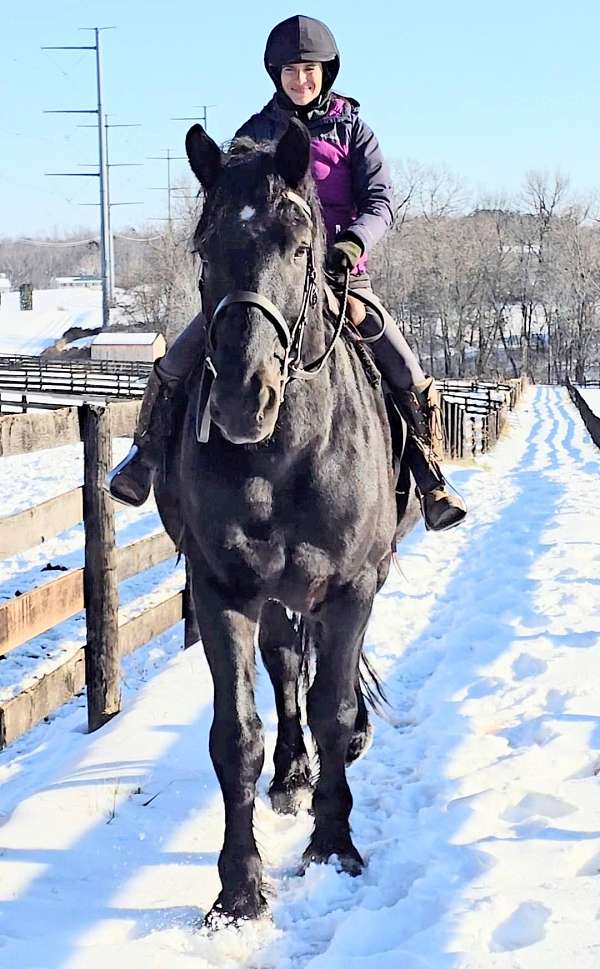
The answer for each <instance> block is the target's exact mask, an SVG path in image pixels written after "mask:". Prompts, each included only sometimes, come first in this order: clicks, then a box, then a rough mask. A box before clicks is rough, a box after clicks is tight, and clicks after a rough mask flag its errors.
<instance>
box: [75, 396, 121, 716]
mask: <svg viewBox="0 0 600 969" xmlns="http://www.w3.org/2000/svg"><path fill="white" fill-rule="evenodd" d="M80 414H81V432H82V438H83V454H84V482H83V521H84V525H85V569H84V585H83V588H84V602H85V610H86V612H85V617H86V625H87V637H86V645H85V670H86V684H87V700H88V729H89V730H90V732H91V731H93V730H97V729H98V727H101V726H102V725H103V724H105V723H106V722H107V721H108V720H110V719H111V718H112V717H114V715H115V714H116V713H118V712H119V710H120V707H121V684H120V657H119V625H118V612H119V587H118V579H117V557H116V547H115V516H114V509H113V504H112V499H111V498H110V496H109V495H108V494H107V492H106V491H105V490H104V488H103V483H104V478H105V475H106V473H107V471H108V470H109V468H110V466H111V464H112V441H111V431H110V411H109V409H108V408H107V407H100V406H98V405H96V404H85V405H83V407H81V409H80Z"/></svg>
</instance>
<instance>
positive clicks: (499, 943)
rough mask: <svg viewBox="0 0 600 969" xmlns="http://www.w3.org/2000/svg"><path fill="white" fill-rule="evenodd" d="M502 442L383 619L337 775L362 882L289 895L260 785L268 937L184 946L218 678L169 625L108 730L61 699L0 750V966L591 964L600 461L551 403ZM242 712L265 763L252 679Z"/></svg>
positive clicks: (313, 873) (598, 928)
mask: <svg viewBox="0 0 600 969" xmlns="http://www.w3.org/2000/svg"><path fill="white" fill-rule="evenodd" d="M512 423H513V426H512V430H511V432H510V433H509V435H507V436H506V437H505V438H503V440H501V441H500V443H499V444H498V445H497V447H496V449H495V451H494V452H493V454H491V455H489V456H487V457H486V458H485V459H483V460H481V461H480V462H479V464H478V466H477V468H469V469H461V470H458V471H456V472H455V474H454V481H455V483H456V484H457V485H459V486H460V488H461V490H462V491H464V493H465V494H466V496H467V498H468V502H469V506H470V515H469V518H468V520H467V522H466V523H465V525H464V526H463V527H461V528H460V529H457V530H456V531H455V532H451V533H449V534H447V535H441V536H440V535H438V536H435V535H431V534H425V532H424V531H423V530H422V529H421V528H419V529H418V530H417V531H416V532H415V533H414V534H413V535H412V536H411V537H410V538H409V539H408V540H407V541H406V542H405V543H404V545H403V546H402V547H401V549H400V565H401V574H397V573H394V572H393V573H392V575H391V576H390V579H389V581H388V583H387V585H386V587H385V589H384V590H383V592H382V594H381V595H380V596H379V598H378V600H377V603H376V608H375V611H374V615H373V619H372V622H371V625H370V628H369V633H368V637H367V640H368V644H369V653H370V656H371V658H372V659H373V661H374V663H375V665H376V666H377V668H378V670H379V671H380V672H381V673H382V675H383V676H384V678H385V680H386V683H387V689H388V693H389V696H390V699H391V701H392V705H393V712H392V715H391V718H390V722H382V721H381V720H378V721H377V722H376V725H375V727H376V733H375V738H374V742H373V746H372V748H371V750H370V751H369V752H368V754H367V755H366V757H364V758H363V759H362V760H361V761H360V762H359V763H358V764H356V765H355V767H354V768H353V769H352V771H351V773H350V783H351V786H352V790H353V794H354V801H355V804H354V811H353V815H352V822H353V829H354V837H355V841H356V844H357V846H358V847H359V849H360V850H361V852H362V853H363V855H364V856H365V858H366V860H367V862H368V867H367V869H366V872H365V873H364V874H363V875H362V876H361V877H359V878H357V879H351V878H349V877H348V876H345V875H341V874H338V873H337V872H336V870H335V868H334V867H333V866H332V865H329V866H322V867H315V866H313V867H312V868H311V869H309V871H308V873H307V875H306V876H305V877H304V878H299V877H297V876H296V875H295V873H294V869H295V865H297V863H298V860H299V857H300V852H301V850H302V847H303V846H304V843H305V841H306V838H307V835H308V832H309V830H310V818H309V817H308V815H305V816H302V817H300V818H298V819H295V820H293V819H287V818H281V817H277V816H275V815H273V814H272V812H271V810H270V808H269V807H268V803H267V800H266V798H265V790H266V786H267V784H268V779H269V778H268V772H267V771H265V774H266V775H267V776H265V777H263V779H262V781H261V796H260V798H259V803H258V807H257V815H256V828H257V836H258V841H259V844H260V847H261V851H262V854H263V858H264V859H265V862H266V865H267V874H268V877H269V880H270V882H271V884H272V886H273V891H274V894H273V896H272V898H271V909H272V913H273V922H272V924H268V923H267V924H261V925H257V926H247V927H244V929H243V930H241V931H237V930H234V929H226V930H224V931H222V932H221V933H218V934H217V935H215V936H213V937H210V936H208V935H206V934H205V933H204V932H203V931H201V932H196V931H193V930H192V926H193V923H194V922H195V921H196V920H197V919H198V918H199V917H200V915H201V913H202V911H204V910H205V909H206V907H207V906H208V905H210V903H211V902H212V901H213V900H214V897H215V895H216V893H217V885H218V883H217V874H216V867H215V865H216V858H217V852H218V850H219V847H220V842H221V832H222V811H221V803H220V796H219V794H218V788H217V784H216V781H215V778H214V775H213V771H212V767H211V765H210V761H209V759H208V756H207V733H208V729H209V725H210V720H211V694H212V690H211V685H210V679H209V676H208V672H207V669H206V664H205V661H204V659H203V656H202V653H201V649H200V648H199V647H193V648H192V649H191V650H188V651H187V652H185V653H183V652H181V651H179V650H178V649H177V645H178V637H180V635H181V634H180V632H179V631H178V632H177V633H175V634H171V635H169V636H165V637H162V638H161V640H160V641H156V642H155V643H154V644H152V645H151V646H149V647H147V648H146V649H145V650H142V651H140V652H139V653H138V654H135V655H134V656H132V657H130V658H129V659H128V660H127V666H126V674H125V686H126V691H125V692H126V697H125V699H126V704H125V711H124V713H122V714H121V715H120V716H119V717H118V718H117V719H116V720H114V721H113V722H112V723H110V724H109V725H107V727H105V728H104V729H103V730H102V731H99V732H98V733H97V734H95V735H93V736H86V735H85V733H84V732H83V730H84V723H85V717H84V710H83V707H82V703H81V701H74V702H73V703H72V704H70V705H68V706H67V707H65V708H64V710H63V711H62V712H61V714H60V715H58V716H57V717H56V718H54V720H53V722H52V723H51V724H50V725H49V726H48V725H40V727H38V728H36V729H35V730H34V731H32V732H31V733H30V734H29V735H28V736H27V737H25V738H23V739H22V741H20V742H19V743H17V744H15V745H14V746H13V747H12V748H11V749H9V750H7V751H4V752H3V753H2V754H0V780H1V781H2V788H1V790H0V893H1V894H0V898H1V899H2V900H1V901H0V967H2V969H4V967H6V969H8V967H16V966H18V967H19V969H84V967H85V969H100V967H102V969H105V967H106V965H107V964H108V965H110V966H111V969H179V967H184V966H190V967H192V966H193V967H195V969H206V967H220V966H228V967H229V966H243V967H247V969H292V967H294V969H296V967H300V969H308V967H310V969H342V967H343V969H538V967H539V969H542V967H543V969H548V966H552V969H592V967H593V969H597V967H598V965H600V919H599V918H598V912H599V910H600V897H599V896H600V778H599V777H598V776H597V774H598V773H600V648H599V647H600V526H599V523H598V515H597V513H595V511H594V508H595V497H594V496H595V488H596V485H597V482H598V472H599V471H600V453H599V452H598V450H597V449H596V448H595V447H594V445H593V444H592V443H591V441H590V439H589V437H588V435H587V433H586V431H585V429H584V427H583V424H582V422H581V420H580V418H579V415H578V414H577V412H576V410H575V408H574V407H573V406H572V405H571V403H570V401H569V399H568V396H567V394H566V392H565V391H563V390H562V389H557V388H552V389H548V388H535V389H534V390H532V391H531V392H530V393H529V395H528V396H527V398H526V400H525V403H524V404H523V405H522V406H521V407H520V409H519V410H518V411H517V413H516V414H515V415H514V417H513V422H512ZM590 508H591V509H592V510H591V511H590ZM594 647H595V648H594ZM258 699H259V704H260V710H261V715H262V717H263V720H264V722H265V726H266V728H267V734H268V743H269V744H270V745H271V747H272V743H273V728H274V715H273V709H272V699H271V694H270V689H269V687H268V683H267V679H266V676H265V675H264V674H263V675H262V676H261V677H260V686H259V698H258Z"/></svg>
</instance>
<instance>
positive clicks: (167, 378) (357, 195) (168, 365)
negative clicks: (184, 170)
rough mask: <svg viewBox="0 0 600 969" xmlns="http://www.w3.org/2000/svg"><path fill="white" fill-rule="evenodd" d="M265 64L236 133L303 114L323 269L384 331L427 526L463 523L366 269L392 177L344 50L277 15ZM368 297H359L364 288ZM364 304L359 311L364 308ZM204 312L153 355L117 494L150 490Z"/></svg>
mask: <svg viewBox="0 0 600 969" xmlns="http://www.w3.org/2000/svg"><path fill="white" fill-rule="evenodd" d="M264 63H265V67H266V69H267V72H268V73H269V76H270V77H271V79H272V80H273V83H274V84H275V88H276V92H275V95H274V96H273V98H272V99H271V100H270V101H269V102H268V104H267V105H265V107H264V108H263V109H262V110H261V111H259V112H258V114H255V115H253V116H252V117H251V118H250V119H249V120H248V121H247V122H246V123H245V124H244V125H242V127H241V128H240V129H239V131H237V132H236V137H241V136H248V137H250V138H252V139H254V140H255V141H274V140H278V139H279V138H280V137H281V135H282V134H283V133H284V131H285V130H286V128H287V126H288V124H289V121H290V118H292V117H297V118H299V119H300V120H301V121H302V122H303V123H304V124H305V125H306V126H307V128H308V130H309V132H310V134H311V142H312V174H313V178H314V180H315V184H316V188H317V194H318V196H319V201H320V203H321V209H322V214H323V219H324V222H325V229H326V234H327V243H328V251H327V257H326V264H325V265H326V272H327V276H328V279H329V282H330V285H331V286H332V287H333V288H334V289H335V288H336V287H337V288H339V286H340V284H341V282H343V279H344V277H345V274H346V272H347V271H348V270H350V271H351V277H350V289H351V292H352V293H354V294H356V296H358V297H359V299H358V300H356V301H355V302H354V303H353V314H352V315H353V316H354V317H355V318H356V319H359V318H360V317H361V316H362V317H363V318H365V311H364V309H363V306H364V307H365V308H366V318H365V320H364V324H363V325H362V326H361V332H362V333H364V334H365V335H371V334H373V333H377V332H379V331H380V330H381V326H382V320H383V321H385V329H384V332H383V335H382V336H381V338H380V339H379V340H377V341H376V342H375V343H372V344H371V348H372V350H373V352H374V356H375V360H376V362H377V364H378V366H379V368H380V370H381V372H382V374H383V376H384V377H385V380H386V382H387V384H388V385H389V388H390V390H391V392H392V395H393V398H394V401H395V403H396V404H397V406H398V408H399V410H400V411H401V413H402V414H403V415H404V416H405V418H406V420H407V423H408V427H409V432H410V433H409V439H408V443H407V452H406V453H407V458H408V461H409V465H410V468H411V471H412V473H413V477H414V478H415V481H416V484H417V489H418V493H419V497H420V499H421V508H422V511H423V517H424V518H425V523H426V525H427V527H428V528H430V529H432V530H434V531H440V530H442V529H445V528H450V527H452V526H453V525H457V524H458V523H459V522H460V521H461V520H462V519H463V518H464V516H465V514H466V507H465V505H464V504H463V502H462V501H461V499H460V498H458V497H457V496H455V495H451V494H449V493H448V491H447V490H446V483H445V480H444V477H443V475H442V472H441V469H440V467H439V464H438V463H437V461H436V459H435V456H434V453H433V452H434V441H433V439H432V438H433V434H434V431H433V425H434V422H435V411H436V405H437V395H436V392H435V387H434V384H433V379H432V378H427V377H426V376H425V374H424V373H423V371H422V369H421V367H420V365H419V362H418V360H417V358H416V356H415V355H414V353H413V352H412V350H411V349H410V347H409V346H408V344H407V342H406V340H405V339H404V337H403V335H402V333H401V331H400V329H399V327H398V326H397V325H396V323H395V321H394V320H393V319H392V317H391V316H390V315H389V313H387V312H386V310H385V308H384V307H383V306H382V304H381V303H380V302H379V300H378V299H377V297H376V296H375V295H374V294H373V292H372V290H371V288H370V282H369V277H368V274H367V269H366V267H367V258H368V253H369V251H370V250H371V249H372V248H373V246H374V245H375V244H376V243H377V242H378V241H379V240H380V239H381V238H382V236H383V235H384V233H385V232H386V230H387V229H388V228H389V226H390V225H391V223H392V218H393V212H392V201H391V184H390V177H389V173H388V169H387V166H386V164H385V162H384V160H383V156H382V154H381V150H380V148H379V145H378V142H377V139H376V138H375V135H374V134H373V132H372V131H371V130H370V129H369V128H368V127H367V125H366V124H365V123H364V121H362V119H361V118H360V116H359V105H358V103H357V102H356V101H354V100H353V99H352V98H348V97H342V96H340V95H338V94H336V93H335V92H334V91H333V90H332V88H333V84H334V81H335V79H336V77H337V74H338V71H339V66H340V59H339V52H338V49H337V45H336V42H335V40H334V37H333V35H332V33H331V31H330V30H329V29H328V28H327V27H326V26H325V24H323V23H321V22H320V21H319V20H315V19H313V18H312V17H304V16H294V17H290V18H288V19H287V20H284V21H283V22H282V23H280V24H278V25H277V26H276V27H275V28H274V29H273V30H272V31H271V33H270V35H269V38H268V40H267V45H266V49H265V57H264ZM361 294H362V296H363V297H364V300H361V299H360V296H361ZM360 310H362V312H359V311H360ZM204 326H205V319H204V316H203V315H202V314H198V316H197V317H195V319H194V320H193V321H192V323H191V324H190V325H189V326H188V327H187V328H186V330H184V332H183V333H182V334H181V335H180V336H179V337H178V338H177V340H176V341H175V343H174V344H173V346H172V347H171V348H170V350H169V351H168V352H167V354H166V355H165V356H164V357H163V359H162V360H161V361H160V363H158V364H156V366H155V369H154V371H153V373H152V374H151V376H150V379H149V381H148V387H147V389H146V393H145V395H144V401H143V403H142V408H141V411H140V420H139V424H138V428H137V432H136V435H135V436H134V446H133V448H132V449H131V451H130V453H129V454H128V455H127V457H126V458H125V460H124V461H123V462H121V464H120V465H118V466H117V468H115V470H114V471H113V472H112V473H111V475H110V476H109V487H110V491H111V494H112V495H113V497H115V498H117V499H119V500H120V501H124V502H126V503H128V504H136V505H137V504H142V503H143V502H144V501H145V500H146V498H147V497H148V494H149V491H150V486H151V483H152V477H153V474H154V470H155V468H156V466H157V463H158V460H159V457H160V452H161V442H160V440H159V441H157V440H156V436H157V435H154V438H155V439H154V440H153V433H152V431H153V428H152V423H153V422H152V417H153V413H154V404H155V402H156V400H157V399H158V398H159V397H161V398H163V399H164V397H168V396H169V395H170V394H172V392H173V389H174V387H175V386H176V385H177V384H178V383H179V381H181V380H182V379H183V378H184V377H186V376H187V375H188V373H189V372H190V370H191V369H192V367H193V366H194V365H195V364H196V362H197V360H198V358H199V357H200V356H201V354H202V353H203V351H204Z"/></svg>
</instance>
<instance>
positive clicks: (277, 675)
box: [258, 601, 312, 814]
mask: <svg viewBox="0 0 600 969" xmlns="http://www.w3.org/2000/svg"><path fill="white" fill-rule="evenodd" d="M258 643H259V647H260V652H261V655H262V658H263V662H264V664H265V666H266V668H267V671H268V673H269V676H270V678H271V683H272V684H273V690H274V692H275V705H276V707H277V743H276V745H275V754H274V757H273V762H274V765H275V776H274V777H273V781H272V783H271V786H270V787H269V796H270V798H271V804H272V805H273V809H274V810H275V811H278V812H279V813H280V814H296V813H297V812H298V810H299V809H300V808H302V807H309V806H310V802H311V797H312V787H311V782H310V764H309V760H308V754H307V753H306V747H305V746H304V737H303V736H302V726H301V724H300V706H299V701H298V693H299V685H300V680H301V675H302V642H301V636H300V633H299V631H298V630H297V628H296V627H295V626H294V623H293V621H292V620H290V619H289V618H288V616H287V613H286V611H285V609H284V608H283V607H282V606H281V605H279V603H278V602H273V601H268V602H266V603H265V605H264V606H263V610H262V613H261V618H260V631H259V637H258Z"/></svg>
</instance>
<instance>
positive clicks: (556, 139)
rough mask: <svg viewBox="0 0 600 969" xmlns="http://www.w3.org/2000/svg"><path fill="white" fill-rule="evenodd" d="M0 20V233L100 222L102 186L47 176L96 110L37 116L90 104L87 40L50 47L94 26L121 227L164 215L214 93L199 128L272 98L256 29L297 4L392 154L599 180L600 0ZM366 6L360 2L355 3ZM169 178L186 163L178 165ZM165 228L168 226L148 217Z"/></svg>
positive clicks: (83, 154) (483, 184) (14, 10)
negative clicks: (329, 38) (177, 158)
mask: <svg viewBox="0 0 600 969" xmlns="http://www.w3.org/2000/svg"><path fill="white" fill-rule="evenodd" d="M6 6H8V8H9V9H8V10H4V11H3V12H2V25H1V28H0V145H1V152H0V237H1V236H7V235H16V234H42V233H50V234H51V233H52V232H54V231H55V230H56V231H57V232H60V231H61V230H63V229H70V228H74V227H77V226H94V225H95V223H96V218H97V216H96V210H95V209H93V208H85V207H82V205H80V204H79V203H86V202H88V203H89V202H95V201H96V199H97V182H96V180H95V179H92V178H89V179H87V178H86V179H84V178H73V179H66V178H65V179H50V178H45V177H44V174H43V173H44V172H45V171H53V170H54V171H77V170H78V165H80V164H85V163H89V162H93V161H94V160H95V158H96V153H97V142H96V133H95V131H94V130H93V129H87V128H78V127H77V125H78V124H85V123H88V124H89V123H91V122H93V120H94V116H84V115H82V116H80V117H79V116H75V115H71V116H69V115H64V116H60V115H44V114H43V113H42V112H43V111H44V109H47V108H87V107H94V106H95V75H94V61H93V54H92V53H91V52H84V51H81V52H75V51H72V52H58V51H53V52H44V51H41V50H40V47H41V46H42V45H44V44H48V45H51V44H85V43H88V42H90V38H92V36H93V35H92V34H91V33H84V32H80V31H79V30H78V28H79V27H86V26H105V25H110V26H114V27H116V28H117V29H115V30H111V31H107V32H106V33H105V34H104V35H103V45H104V58H103V60H104V74H105V108H106V110H107V111H108V113H109V114H110V116H111V120H112V121H114V122H115V123H119V122H120V123H126V122H137V123H141V125H142V127H140V128H122V129H118V128H117V129H114V131H113V132H112V133H111V160H113V161H115V162H144V167H143V168H114V169H113V170H112V182H111V189H112V197H113V199H114V201H138V200H141V201H143V202H144V205H143V206H137V207H123V208H118V207H117V208H115V209H114V210H113V212H114V221H115V225H116V226H117V227H119V226H120V227H127V226H130V225H138V226H139V225H140V224H142V223H143V222H145V221H147V220H149V219H151V218H152V217H160V216H164V215H165V214H166V195H165V193H162V192H156V191H151V190H150V189H151V188H153V187H154V186H161V185H164V184H165V179H166V170H165V167H164V165H163V164H162V163H160V162H155V161H149V160H148V156H150V155H161V154H164V150H165V149H166V148H167V147H169V148H171V149H172V150H173V152H174V153H175V154H182V153H183V151H182V149H183V139H184V137H185V131H186V129H187V127H188V124H189V123H188V122H176V121H172V120H171V119H172V118H173V117H175V116H180V115H182V116H192V115H194V113H195V106H197V105H200V104H205V103H206V104H212V105H214V107H213V108H211V109H210V110H209V116H208V117H209V130H210V133H211V134H212V135H213V137H215V138H216V139H217V140H224V139H226V138H228V137H230V136H231V135H232V134H233V131H234V130H235V128H236V127H237V126H238V125H239V124H241V123H242V122H243V121H244V120H245V119H246V117H248V115H250V114H251V113H252V112H253V111H255V110H257V109H258V108H259V107H260V106H262V104H264V103H265V101H266V100H268V98H269V97H270V95H271V92H272V87H271V83H270V81H269V78H268V77H267V75H266V73H265V71H264V68H263V66H262V53H263V49H264V42H265V39H266V35H267V34H268V32H269V30H270V28H271V27H272V26H273V25H274V24H275V23H277V22H278V21H279V20H281V19H283V18H284V17H286V16H289V15H290V14H293V13H298V12H302V13H306V14H309V15H312V16H317V17H320V18H321V19H322V20H325V22H326V23H328V25H329V26H330V27H331V29H332V30H333V32H334V34H335V35H336V38H337V40H338V45H339V47H340V50H341V54H342V70H341V72H340V76H339V81H338V84H337V85H336V87H337V88H338V90H341V91H344V92H346V93H348V94H352V95H353V96H354V97H356V98H357V99H358V100H359V101H360V102H361V105H362V114H363V117H364V118H365V120H366V121H367V123H368V124H370V125H371V127H372V128H373V129H374V131H375V132H376V134H377V136H378V138H379V140H380V142H381V144H382V146H383V149H384V151H385V153H386V155H387V156H388V158H389V159H390V160H406V159H409V158H410V159H416V160H417V161H419V162H422V163H425V164H430V163H441V162H443V163H445V164H446V165H447V166H448V167H449V168H450V169H451V170H453V171H454V172H456V173H457V174H460V175H461V176H463V177H464V178H465V179H466V180H467V182H468V184H470V186H471V187H473V188H474V189H475V190H481V191H482V192H488V193H499V192H513V191H516V190H517V189H518V187H519V185H520V183H521V182H522V179H523V176H524V174H525V173H526V172H527V171H528V170H530V169H532V168H537V169H546V170H548V171H550V172H553V171H555V170H557V169H559V170H561V171H562V172H564V173H566V174H569V175H570V177H571V180H572V185H573V187H574V188H576V189H577V190H580V191H585V192H587V191H589V190H593V189H595V188H596V187H599V188H600V172H599V170H598V159H599V158H600V125H599V123H598V107H599V104H598V99H599V94H600V56H599V55H598V49H599V44H600V3H598V0H571V2H569V3H565V2H564V0H562V2H556V0H521V2H517V0H504V2H502V0H499V2H495V3H490V2H489V0H487V2H486V0H478V2H474V0H454V3H449V2H448V0H429V2H428V3H420V4H419V3H417V4H414V3H413V4H407V3H402V2H393V3H389V4H388V3H383V2H380V0H366V2H364V3H363V4H360V5H359V4H356V3H352V4H351V3H349V2H347V3H344V2H340V0H337V2H336V3H333V2H323V3H319V4H315V3H309V4H307V5H306V6H304V7H300V8H298V7H297V6H296V5H295V4H294V5H290V4H288V3H281V2H279V3H274V2H271V0H268V2H264V0H263V2H262V3H260V5H257V4H253V3H250V2H248V0H244V2H242V0H235V2H221V3H218V2H217V3H215V2H213V3H210V4H202V3H201V2H198V0H194V2H192V0H143V2H142V0H120V2H119V0H77V2H74V0H53V2H48V0H44V2H42V0H22V2H21V4H16V3H10V4H7V5H6ZM352 10H355V11H358V12H357V13H356V14H355V15H354V16H353V15H352V14H351V11H352ZM174 169H175V174H176V175H178V174H179V173H181V175H183V174H184V172H185V171H186V165H185V162H183V161H181V162H178V163H177V164H176V165H175V166H174ZM156 224H157V225H158V224H160V223H156Z"/></svg>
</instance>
